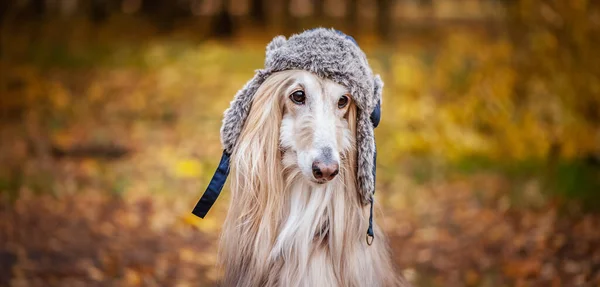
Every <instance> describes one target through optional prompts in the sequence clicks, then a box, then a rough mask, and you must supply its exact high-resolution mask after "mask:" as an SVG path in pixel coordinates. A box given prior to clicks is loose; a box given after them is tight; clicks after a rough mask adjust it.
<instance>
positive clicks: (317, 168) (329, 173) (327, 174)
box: [312, 161, 340, 181]
mask: <svg viewBox="0 0 600 287" xmlns="http://www.w3.org/2000/svg"><path fill="white" fill-rule="evenodd" d="M312 172H313V176H314V177H315V179H317V180H327V181H330V180H332V179H333V178H334V177H335V176H336V175H337V174H338V173H339V172H340V166H339V165H338V164H337V162H329V163H323V162H320V161H314V162H313V164H312Z"/></svg>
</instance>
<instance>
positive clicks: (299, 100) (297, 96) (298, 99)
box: [290, 90, 306, 105]
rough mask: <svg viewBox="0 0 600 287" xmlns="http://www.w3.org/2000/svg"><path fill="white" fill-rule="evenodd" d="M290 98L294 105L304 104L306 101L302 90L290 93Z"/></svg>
mask: <svg viewBox="0 0 600 287" xmlns="http://www.w3.org/2000/svg"><path fill="white" fill-rule="evenodd" d="M290 100H292V102H294V104H296V105H304V103H305V102H306V95H305V94H304V91H302V90H300V91H295V92H293V93H292V94H291V95H290Z"/></svg>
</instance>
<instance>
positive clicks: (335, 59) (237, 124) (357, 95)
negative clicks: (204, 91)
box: [221, 28, 383, 203]
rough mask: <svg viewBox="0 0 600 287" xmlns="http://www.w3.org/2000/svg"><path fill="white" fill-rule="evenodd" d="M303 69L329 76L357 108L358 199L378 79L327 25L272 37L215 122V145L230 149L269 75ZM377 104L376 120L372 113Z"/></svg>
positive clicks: (368, 168) (370, 163) (367, 174)
mask: <svg viewBox="0 0 600 287" xmlns="http://www.w3.org/2000/svg"><path fill="white" fill-rule="evenodd" d="M294 69H296V70H305V71H308V72H312V73H314V74H316V75H318V76H320V77H323V78H327V79H330V80H332V81H334V82H337V83H338V84H341V85H343V86H345V87H346V88H348V89H349V91H350V94H351V95H352V98H353V100H354V101H355V102H356V105H357V107H358V119H357V134H356V137H357V147H358V169H357V178H358V182H359V186H360V189H361V192H362V194H363V199H364V203H368V202H369V201H370V200H371V196H372V194H373V192H374V191H375V174H374V170H375V137H374V134H373V128H374V127H375V126H376V125H377V122H378V121H379V119H378V117H379V107H380V103H381V92H382V88H383V82H382V81H381V78H380V77H379V75H373V71H372V70H371V67H370V66H369V63H368V62H367V57H366V56H365V54H364V53H363V51H362V50H361V49H360V47H359V46H358V45H357V44H356V42H355V41H354V39H353V38H352V37H349V36H347V35H345V34H343V33H341V32H339V31H336V30H333V29H324V28H317V29H313V30H308V31H305V32H303V33H300V34H296V35H293V36H291V37H290V38H289V39H286V38H285V37H284V36H277V37H275V38H274V39H273V40H272V41H271V43H269V45H268V46H267V51H266V59H265V68H264V69H261V70H257V71H256V74H255V75H254V78H252V79H251V80H250V81H249V82H248V83H246V85H245V86H244V88H242V89H241V90H239V91H238V92H237V94H236V95H235V97H234V99H233V101H232V102H231V106H230V107H229V108H228V109H227V110H226V111H225V116H224V119H223V125H222V126H221V143H222V144H223V148H224V149H225V150H226V151H227V152H228V153H231V152H232V151H233V149H234V147H235V146H236V144H237V140H238V137H239V135H240V133H241V131H242V128H243V126H244V122H245V121H246V117H247V116H248V113H249V111H250V106H251V104H252V99H253V97H254V94H255V93H256V91H257V90H258V87H260V85H261V84H262V83H263V82H264V81H265V80H266V79H267V78H268V77H269V76H270V75H271V74H273V73H275V72H280V71H285V70H294ZM376 107H377V111H376V113H377V115H376V117H377V119H372V114H373V112H374V110H375V108H376Z"/></svg>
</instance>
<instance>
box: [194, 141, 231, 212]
mask: <svg viewBox="0 0 600 287" xmlns="http://www.w3.org/2000/svg"><path fill="white" fill-rule="evenodd" d="M230 156H231V154H230V153H228V152H227V151H226V150H223V154H222V155H221V161H220V162H219V166H218V167H217V170H216V171H215V174H214V175H213V177H212V179H211V180H210V183H209V184H208V187H207V188H206V190H205V191H204V194H203V195H202V197H201V198H200V200H199V201H198V203H196V206H195V207H194V210H193V211H192V213H193V214H194V215H196V216H198V217H200V218H204V216H206V213H208V211H209V210H210V208H211V207H212V206H213V204H214V203H215V201H217V197H219V194H221V190H223V186H224V185H225V181H226V180H227V176H228V175H229V157H230Z"/></svg>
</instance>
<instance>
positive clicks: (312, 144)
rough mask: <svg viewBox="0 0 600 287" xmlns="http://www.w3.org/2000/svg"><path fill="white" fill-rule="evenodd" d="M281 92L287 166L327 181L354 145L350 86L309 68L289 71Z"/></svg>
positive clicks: (281, 134) (281, 137) (320, 181)
mask: <svg viewBox="0 0 600 287" xmlns="http://www.w3.org/2000/svg"><path fill="white" fill-rule="evenodd" d="M287 73H289V76H288V79H287V80H286V81H285V84H284V85H283V86H282V89H281V92H282V94H281V95H280V96H281V97H282V103H283V117H282V121H281V127H280V132H279V140H280V141H279V144H280V149H281V150H282V151H283V153H284V156H283V161H284V166H286V167H291V168H294V167H296V168H298V170H299V171H300V173H301V174H302V175H303V176H304V178H305V179H307V180H308V181H311V182H314V183H318V184H324V183H326V182H328V181H331V180H333V179H334V178H335V177H336V176H337V175H338V174H339V172H340V168H341V161H342V159H344V158H346V157H347V156H346V155H347V153H348V152H349V151H350V150H351V148H352V147H353V145H354V133H353V131H352V130H353V126H354V125H353V123H354V122H355V118H356V108H355V105H354V103H353V100H352V95H350V93H349V92H348V90H347V88H345V87H343V86H342V85H340V84H337V83H335V82H333V81H331V80H328V79H323V78H320V77H318V76H316V75H315V74H312V73H309V72H306V71H290V72H287Z"/></svg>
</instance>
